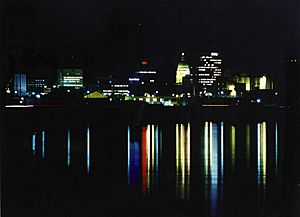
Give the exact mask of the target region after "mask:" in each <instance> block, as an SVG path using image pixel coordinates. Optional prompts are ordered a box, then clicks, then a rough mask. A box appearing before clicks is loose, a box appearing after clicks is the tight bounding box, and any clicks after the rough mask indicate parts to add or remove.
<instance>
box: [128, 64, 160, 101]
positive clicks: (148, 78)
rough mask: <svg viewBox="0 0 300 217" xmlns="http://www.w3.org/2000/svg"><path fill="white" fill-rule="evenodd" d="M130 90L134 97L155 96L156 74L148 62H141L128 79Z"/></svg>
mask: <svg viewBox="0 0 300 217" xmlns="http://www.w3.org/2000/svg"><path fill="white" fill-rule="evenodd" d="M128 83H129V85H130V90H131V92H132V93H133V94H134V95H139V96H143V95H144V94H146V93H147V94H151V95H153V94H155V95H156V94H157V83H158V78H157V72H156V70H155V69H153V67H152V66H151V65H150V64H149V61H148V60H142V61H140V62H139V64H138V66H137V70H136V71H135V72H134V73H133V74H132V75H131V76H130V77H129V78H128Z"/></svg>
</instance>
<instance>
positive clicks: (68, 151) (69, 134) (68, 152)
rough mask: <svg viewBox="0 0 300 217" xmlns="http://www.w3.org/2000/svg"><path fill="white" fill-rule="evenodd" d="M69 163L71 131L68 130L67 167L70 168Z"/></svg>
mask: <svg viewBox="0 0 300 217" xmlns="http://www.w3.org/2000/svg"><path fill="white" fill-rule="evenodd" d="M70 163H71V131H70V128H68V141H67V165H68V166H70Z"/></svg>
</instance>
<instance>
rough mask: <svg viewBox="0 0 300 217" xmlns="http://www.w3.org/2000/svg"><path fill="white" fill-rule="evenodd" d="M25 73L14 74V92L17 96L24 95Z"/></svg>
mask: <svg viewBox="0 0 300 217" xmlns="http://www.w3.org/2000/svg"><path fill="white" fill-rule="evenodd" d="M26 90H27V89H26V74H24V73H15V74H14V93H15V95H17V96H26Z"/></svg>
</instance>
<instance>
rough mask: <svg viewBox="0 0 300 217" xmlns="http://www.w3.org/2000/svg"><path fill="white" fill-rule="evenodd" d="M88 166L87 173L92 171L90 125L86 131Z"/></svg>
mask: <svg viewBox="0 0 300 217" xmlns="http://www.w3.org/2000/svg"><path fill="white" fill-rule="evenodd" d="M86 134H87V135H86V167H87V173H88V174H89V173H90V127H88V128H87V131H86Z"/></svg>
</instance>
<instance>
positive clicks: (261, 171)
mask: <svg viewBox="0 0 300 217" xmlns="http://www.w3.org/2000/svg"><path fill="white" fill-rule="evenodd" d="M266 176H267V133H266V122H262V123H258V124H257V183H258V185H259V187H260V188H262V190H263V191H265V188H266V178H267V177H266Z"/></svg>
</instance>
